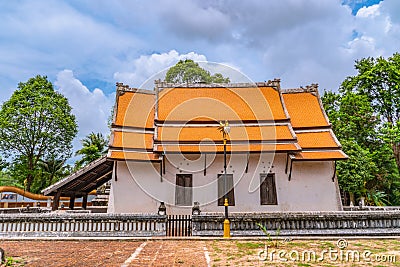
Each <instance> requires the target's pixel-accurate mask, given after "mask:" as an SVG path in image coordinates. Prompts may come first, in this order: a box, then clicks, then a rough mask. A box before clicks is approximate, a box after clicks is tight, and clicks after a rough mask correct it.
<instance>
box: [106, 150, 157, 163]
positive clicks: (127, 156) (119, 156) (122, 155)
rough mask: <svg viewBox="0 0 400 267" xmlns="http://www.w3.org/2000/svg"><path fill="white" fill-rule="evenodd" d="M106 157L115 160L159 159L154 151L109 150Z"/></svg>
mask: <svg viewBox="0 0 400 267" xmlns="http://www.w3.org/2000/svg"><path fill="white" fill-rule="evenodd" d="M108 158H110V159H115V160H136V161H155V160H159V158H158V156H157V155H155V154H154V153H141V152H131V151H129V152H127V151H110V152H109V156H108Z"/></svg>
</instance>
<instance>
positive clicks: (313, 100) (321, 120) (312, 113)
mask: <svg viewBox="0 0 400 267" xmlns="http://www.w3.org/2000/svg"><path fill="white" fill-rule="evenodd" d="M282 96H283V100H284V102H285V106H286V108H287V110H288V112H289V114H290V122H291V125H292V127H293V129H294V132H295V134H296V136H297V141H298V143H299V145H300V146H301V149H302V151H301V152H296V153H293V156H292V159H293V160H311V161H313V160H340V159H346V158H347V156H346V154H344V153H343V151H342V150H341V145H340V143H339V141H338V140H337V139H336V136H335V134H334V133H333V131H332V129H331V124H330V123H329V120H328V117H327V116H326V114H325V111H324V108H323V106H322V103H321V98H320V97H319V94H318V86H317V85H316V84H312V85H311V86H307V87H306V88H300V89H289V90H283V92H282Z"/></svg>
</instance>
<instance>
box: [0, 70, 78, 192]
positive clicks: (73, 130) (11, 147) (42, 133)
mask: <svg viewBox="0 0 400 267" xmlns="http://www.w3.org/2000/svg"><path fill="white" fill-rule="evenodd" d="M71 111H72V108H71V106H70V105H69V103H68V100H67V99H66V98H65V97H64V96H63V95H61V94H60V93H58V92H56V91H55V90H54V88H53V84H52V83H51V82H50V81H48V80H47V77H46V76H40V75H38V76H36V77H34V78H30V79H29V80H28V81H27V82H25V83H22V82H21V83H19V84H18V89H17V90H16V91H14V93H13V94H12V96H11V98H10V99H9V100H7V101H6V102H4V103H3V105H2V106H1V110H0V150H1V152H2V154H3V155H5V156H6V157H10V158H11V159H13V160H14V163H13V164H14V167H15V166H16V165H18V168H17V169H18V170H19V172H20V173H21V174H22V175H23V176H24V179H25V181H26V189H27V190H28V191H30V188H31V185H32V182H33V181H34V178H35V176H36V175H37V172H38V169H39V164H40V162H41V161H46V160H47V159H49V158H55V159H57V160H61V161H63V160H65V159H67V158H69V157H70V156H71V153H72V151H71V150H72V140H73V138H74V137H75V136H76V134H77V124H76V120H75V116H74V115H73V114H72V113H71Z"/></svg>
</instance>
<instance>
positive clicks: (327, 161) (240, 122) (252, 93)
mask: <svg viewBox="0 0 400 267" xmlns="http://www.w3.org/2000/svg"><path fill="white" fill-rule="evenodd" d="M225 121H227V122H228V123H229V125H230V127H231V131H230V134H229V136H228V141H227V145H226V150H227V176H226V181H225V180H224V156H223V150H224V145H223V140H222V133H221V132H219V131H218V129H217V128H218V126H219V123H220V122H225ZM107 157H108V160H113V161H114V167H113V173H112V179H111V191H110V199H109V203H108V212H110V213H156V212H157V210H158V207H159V206H160V203H161V202H164V203H165V205H166V206H167V213H168V214H190V213H191V211H192V207H193V205H194V203H195V202H198V203H199V205H200V209H201V211H202V212H222V211H223V207H222V206H221V205H222V204H223V203H222V198H223V196H224V193H225V191H224V190H225V188H227V189H226V192H228V199H229V205H230V206H231V207H230V209H229V210H230V212H261V211H263V212H265V211H313V210H315V211H335V210H341V208H342V207H341V200H340V193H339V188H338V183H337V180H336V179H335V170H336V168H335V162H336V161H337V160H343V159H346V158H347V156H346V155H345V154H344V153H343V152H342V150H341V146H340V144H339V142H338V140H337V139H336V137H335V135H334V133H333V132H332V130H331V125H330V123H329V121H328V118H327V116H326V114H325V112H324V110H323V107H322V104H321V100H320V97H319V95H318V88H317V85H311V86H307V87H306V88H299V89H289V90H281V89H280V81H279V80H274V81H269V82H266V83H256V84H223V85H222V84H220V85H217V84H213V85H207V84H185V85H176V84H166V83H162V82H156V84H155V90H154V91H147V90H139V89H133V88H129V87H128V86H126V85H123V84H121V83H117V94H116V105H115V111H114V118H113V124H112V133H111V139H110V146H109V152H108V155H107Z"/></svg>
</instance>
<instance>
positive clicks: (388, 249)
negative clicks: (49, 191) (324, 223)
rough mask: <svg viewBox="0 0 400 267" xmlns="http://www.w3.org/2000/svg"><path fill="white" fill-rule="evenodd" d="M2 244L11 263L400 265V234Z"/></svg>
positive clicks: (70, 264)
mask: <svg viewBox="0 0 400 267" xmlns="http://www.w3.org/2000/svg"><path fill="white" fill-rule="evenodd" d="M339 241H340V242H339ZM339 245H341V246H339ZM342 245H344V246H342ZM0 247H1V248H2V249H4V251H5V253H6V257H9V263H10V264H11V265H9V266H79V267H81V266H85V267H86V266H88V267H90V266H102V267H103V266H123V267H128V266H196V267H197V266H200V267H203V266H204V267H208V266H285V267H289V266H290V267H291V266H310V267H319V266H326V267H328V266H329V267H331V266H349V267H350V266H381V267H382V266H400V238H391V239H387V238H379V239H378V238H377V239H370V238H358V239H354V238H353V239H350V238H349V239H346V240H345V239H341V238H340V239H332V238H331V239H325V238H320V239H309V240H306V239H303V240H301V239H299V240H292V239H290V240H284V239H279V240H278V239H276V240H272V241H271V240H268V239H266V238H265V239H262V240H260V239H248V240H246V239H230V240H226V239H225V240H224V239H195V238H193V239H149V240H129V239H128V240H96V241H93V240H68V241H61V240H42V241H40V240H38V241H32V240H19V241H11V240H0ZM266 248H267V250H265V249H266ZM324 251H325V252H324ZM282 252H283V254H282ZM311 252H315V254H314V257H311ZM328 252H329V253H328ZM331 252H332V253H333V254H332V255H331V254H330V253H331ZM260 253H261V254H260ZM305 253H306V254H305ZM324 253H325V254H324ZM304 255H307V256H308V257H304ZM338 256H339V257H338ZM366 256H367V257H366ZM309 257H310V258H309ZM3 266H4V265H1V267H3Z"/></svg>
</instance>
